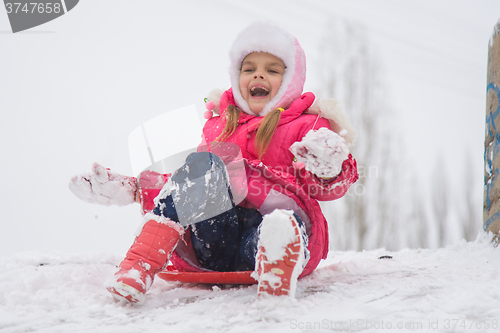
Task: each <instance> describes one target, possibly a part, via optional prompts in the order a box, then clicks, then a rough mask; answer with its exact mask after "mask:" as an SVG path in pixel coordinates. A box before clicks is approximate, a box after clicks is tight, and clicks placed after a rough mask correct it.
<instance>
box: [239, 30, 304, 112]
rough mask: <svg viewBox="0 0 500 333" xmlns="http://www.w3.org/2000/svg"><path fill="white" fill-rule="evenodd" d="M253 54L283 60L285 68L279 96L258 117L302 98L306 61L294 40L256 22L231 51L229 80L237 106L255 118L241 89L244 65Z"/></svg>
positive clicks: (277, 94) (243, 32)
mask: <svg viewBox="0 0 500 333" xmlns="http://www.w3.org/2000/svg"><path fill="white" fill-rule="evenodd" d="M252 52H267V53H270V54H272V55H274V56H276V57H278V58H280V59H281V60H282V61H283V63H284V64H285V66H286V69H285V73H284V75H283V81H282V83H281V86H280V88H279V89H278V92H277V93H276V95H275V96H274V97H273V98H272V99H271V100H270V101H269V102H268V103H267V104H266V106H264V109H263V110H262V111H261V112H260V114H259V116H265V115H266V114H268V113H269V112H270V111H272V110H275V109H277V108H284V109H286V108H287V107H289V106H290V104H291V103H292V102H293V101H294V100H296V99H297V98H299V97H300V96H301V95H302V91H303V88H304V82H305V80H306V57H305V54H304V51H303V50H302V47H300V44H299V42H298V40H297V38H295V37H294V36H292V35H291V34H290V33H289V32H287V31H285V30H283V29H282V28H280V27H278V26H276V25H274V24H272V23H270V22H260V21H259V22H255V23H252V24H251V25H250V26H248V27H247V28H245V29H244V30H243V31H241V32H240V33H239V35H238V36H237V37H236V40H235V41H234V43H233V45H232V46H231V49H230V50H229V58H230V62H231V64H230V68H229V76H230V79H231V86H232V87H233V94H234V100H235V102H236V106H237V107H238V108H239V109H240V110H242V111H243V112H245V113H247V114H250V115H255V114H254V113H253V112H252V111H251V110H250V107H249V106H248V103H247V102H246V101H245V100H244V99H243V97H242V95H241V92H240V89H239V78H240V70H241V63H242V61H243V59H245V57H246V56H247V55H249V54H250V53H252Z"/></svg>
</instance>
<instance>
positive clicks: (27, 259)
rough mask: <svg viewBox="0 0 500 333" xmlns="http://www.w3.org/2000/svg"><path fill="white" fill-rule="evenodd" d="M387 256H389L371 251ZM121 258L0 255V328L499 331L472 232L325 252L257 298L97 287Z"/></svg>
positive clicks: (192, 288) (217, 289) (493, 267)
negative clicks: (291, 291)
mask: <svg viewBox="0 0 500 333" xmlns="http://www.w3.org/2000/svg"><path fill="white" fill-rule="evenodd" d="M384 255H390V256H392V257H393V258H392V259H379V257H381V256H384ZM120 259H121V258H119V257H116V256H114V255H107V254H105V253H92V254H89V253H85V254H64V253H39V252H36V253H34V252H29V253H28V252H26V253H20V254H16V255H13V256H8V257H2V258H0V331H1V332H2V333H13V332H141V333H144V332H183V333H187V332H197V333H200V332H316V331H337V332H344V331H345V332H378V331H382V330H391V331H394V332H398V331H401V332H405V331H407V332H410V331H411V332H493V331H499V330H500V322H499V321H500V288H499V287H498V286H499V285H500V249H498V248H495V247H493V246H492V245H491V237H490V236H489V235H487V234H484V233H481V234H480V235H479V236H478V238H477V239H476V241H475V242H469V243H467V242H465V241H462V242H459V243H457V244H455V245H452V246H448V247H446V248H441V249H434V250H431V249H422V250H402V251H399V252H394V253H389V252H386V251H384V250H375V251H366V252H334V251H332V252H331V253H330V255H329V258H328V259H327V260H325V261H324V262H323V263H322V264H321V266H320V268H318V269H317V270H316V271H315V272H314V273H313V274H312V275H310V276H308V277H306V278H303V279H301V280H300V281H299V284H298V287H297V297H296V299H295V300H292V301H290V300H289V299H284V298H275V299H257V297H256V286H255V285H253V286H241V287H227V286H226V287H225V286H206V285H192V284H184V285H183V284H180V283H171V282H165V281H163V280H161V279H156V280H155V282H154V284H153V287H152V289H151V291H150V292H149V294H148V299H147V301H146V303H145V304H144V305H142V306H133V305H128V304H122V303H118V302H116V301H114V300H113V299H112V297H111V296H110V294H109V293H108V292H107V291H106V290H105V289H104V288H103V286H102V285H103V283H104V281H105V280H106V279H107V278H108V277H110V276H111V275H112V274H113V273H114V271H115V268H116V265H117V264H118V263H119V261H120Z"/></svg>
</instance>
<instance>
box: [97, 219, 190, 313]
mask: <svg viewBox="0 0 500 333" xmlns="http://www.w3.org/2000/svg"><path fill="white" fill-rule="evenodd" d="M144 221H145V223H144V226H143V227H142V231H141V233H140V234H139V235H138V236H137V237H136V239H135V241H134V244H132V246H131V247H130V249H129V250H128V252H127V255H126V256H125V259H123V261H122V262H121V263H120V266H119V267H120V269H119V270H118V272H116V273H115V275H114V276H113V278H111V279H110V280H108V281H107V282H106V284H105V287H106V289H108V291H110V292H111V293H112V294H113V297H115V298H116V299H118V300H123V299H124V300H127V301H129V302H131V303H139V304H140V303H142V302H144V300H145V298H146V292H147V291H148V289H149V288H150V287H151V284H152V283H153V279H154V276H155V274H156V273H158V272H159V271H161V270H162V269H163V268H164V267H165V265H166V264H167V262H168V259H169V258H170V255H171V254H172V252H173V250H174V249H175V247H176V245H177V242H178V241H179V239H180V238H181V236H182V235H183V234H184V229H183V227H182V226H181V225H180V224H179V223H177V222H174V221H172V220H170V219H167V218H165V217H162V216H158V215H154V214H152V213H149V214H146V215H145V216H144Z"/></svg>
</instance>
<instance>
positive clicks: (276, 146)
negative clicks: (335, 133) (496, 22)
mask: <svg viewBox="0 0 500 333" xmlns="http://www.w3.org/2000/svg"><path fill="white" fill-rule="evenodd" d="M314 98H315V97H314V95H313V94H312V93H305V94H303V95H302V96H301V97H300V98H299V99H297V100H295V101H294V102H292V104H291V105H290V107H289V108H288V109H286V110H285V111H283V112H282V114H281V118H280V121H279V123H278V126H277V128H276V131H275V133H274V135H273V137H272V139H271V142H270V144H269V147H268V148H267V151H266V152H265V153H264V154H263V156H262V158H261V159H260V160H259V159H258V156H259V154H258V152H257V148H256V145H255V136H256V132H257V129H258V127H259V124H260V123H261V122H262V119H263V117H258V116H253V115H248V114H244V113H242V114H241V115H240V118H239V121H238V126H237V128H236V131H235V132H234V133H233V134H232V135H231V136H230V137H228V138H227V139H226V140H225V142H231V143H234V144H237V145H238V146H239V147H240V149H241V154H242V157H243V159H244V162H245V169H246V177H247V179H246V181H247V187H248V193H247V195H246V197H245V199H244V201H242V202H240V203H239V205H240V206H243V207H248V208H257V209H258V210H259V211H260V213H261V214H263V215H264V214H268V213H271V212H272V211H273V210H275V209H290V210H293V211H294V212H295V213H297V214H298V215H299V216H300V218H301V219H302V221H303V222H304V224H305V225H306V229H307V232H308V235H309V245H308V250H309V251H310V254H311V257H310V259H309V261H308V263H307V265H306V267H305V268H304V270H303V272H302V274H301V276H305V275H307V274H309V273H311V272H312V271H313V270H314V269H315V268H316V266H317V265H318V264H319V262H320V260H321V259H322V258H323V259H325V258H326V256H327V253H328V225H327V221H326V219H325V217H324V216H323V213H322V211H321V208H320V206H319V203H318V201H317V200H322V201H327V200H334V199H338V198H340V197H342V196H343V195H344V194H345V193H346V192H347V190H348V189H349V187H350V186H351V185H352V184H353V183H354V182H355V181H356V180H357V179H358V173H357V167H356V161H355V160H354V159H353V158H352V156H351V155H349V157H348V159H347V160H345V161H344V162H343V164H342V171H341V172H340V174H339V175H338V176H336V177H335V178H333V179H330V180H328V181H324V180H322V179H320V178H318V177H316V176H315V175H313V174H312V173H310V172H308V171H306V170H305V169H295V168H294V166H293V159H294V156H293V154H292V153H291V152H290V151H289V148H290V146H291V145H292V144H293V143H294V142H298V141H301V140H302V138H303V137H304V136H305V135H306V133H307V132H309V131H311V130H317V129H319V128H322V127H325V128H328V129H331V128H332V126H331V123H332V122H331V120H328V119H325V118H322V117H319V116H318V115H314V114H308V111H309V109H310V107H311V105H312V104H313V102H314ZM217 104H218V108H219V109H220V110H222V112H221V115H220V116H216V117H213V118H211V119H209V120H208V121H207V122H206V123H205V126H204V128H203V140H204V143H205V144H207V145H208V144H210V143H211V142H214V141H216V139H217V138H218V137H219V136H220V135H221V133H222V131H223V129H224V126H225V119H226V118H225V112H224V111H225V109H226V108H227V106H228V105H229V104H234V98H233V94H232V91H231V89H229V90H227V91H225V92H224V93H223V94H222V96H221V98H220V101H219V103H217ZM200 149H201V148H200ZM170 260H171V262H172V263H173V265H174V266H175V267H176V268H177V269H178V270H182V271H206V269H203V268H201V267H200V265H199V263H198V262H197V260H196V257H195V255H194V251H193V250H192V247H191V244H190V239H189V233H186V235H185V236H184V242H182V241H181V242H180V243H179V245H178V246H177V248H176V250H175V252H174V253H173V255H172V258H171V259H170Z"/></svg>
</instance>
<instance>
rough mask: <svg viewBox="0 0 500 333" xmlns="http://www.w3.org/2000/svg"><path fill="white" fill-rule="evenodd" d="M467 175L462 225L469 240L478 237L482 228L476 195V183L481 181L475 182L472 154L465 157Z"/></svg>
mask: <svg viewBox="0 0 500 333" xmlns="http://www.w3.org/2000/svg"><path fill="white" fill-rule="evenodd" d="M464 170H465V175H464V177H463V179H462V181H463V184H464V198H463V209H464V210H463V212H462V214H461V225H462V230H463V236H464V238H465V239H466V240H467V241H472V240H474V239H476V236H477V232H478V230H479V229H480V228H481V221H480V214H481V213H480V211H479V207H481V206H480V202H479V201H478V200H476V198H478V196H477V195H476V193H477V192H476V188H475V185H476V184H477V183H479V182H475V181H474V180H475V177H474V175H475V174H476V173H475V172H474V165H473V163H472V158H471V157H470V154H468V155H466V157H465V169H464Z"/></svg>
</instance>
